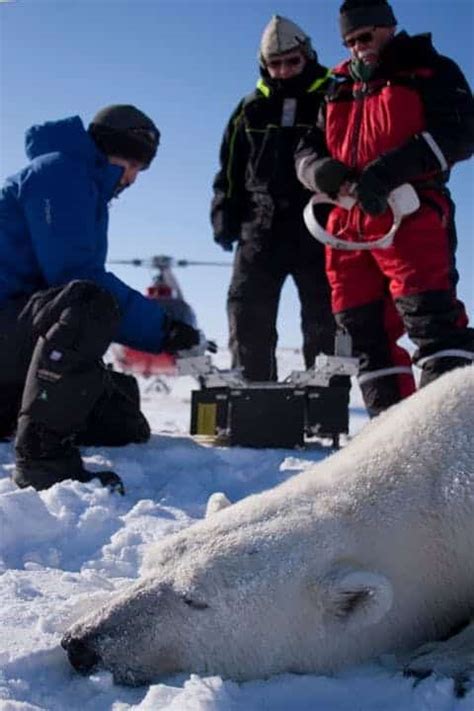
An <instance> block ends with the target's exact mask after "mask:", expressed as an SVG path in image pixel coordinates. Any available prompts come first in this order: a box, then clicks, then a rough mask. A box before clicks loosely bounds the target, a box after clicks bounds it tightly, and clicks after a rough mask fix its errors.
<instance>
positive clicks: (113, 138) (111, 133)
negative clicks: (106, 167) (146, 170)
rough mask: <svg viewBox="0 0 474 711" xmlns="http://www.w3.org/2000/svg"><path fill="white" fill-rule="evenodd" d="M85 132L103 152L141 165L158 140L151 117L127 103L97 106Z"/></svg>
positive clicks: (155, 149) (148, 160)
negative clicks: (96, 111)
mask: <svg viewBox="0 0 474 711" xmlns="http://www.w3.org/2000/svg"><path fill="white" fill-rule="evenodd" d="M89 133H90V135H91V136H92V138H93V139H94V141H95V143H96V144H97V146H98V147H99V148H100V150H101V151H102V152H103V153H105V155H107V156H119V157H120V158H125V159H127V160H137V161H140V163H144V165H145V166H149V165H150V163H151V161H152V160H153V158H154V157H155V155H156V151H157V148H158V145H159V143H160V132H159V130H158V129H157V127H156V126H155V124H154V123H153V121H152V120H151V119H150V118H149V117H148V116H147V115H146V114H144V113H143V112H142V111H140V110H139V109H137V108H136V107H135V106H131V105H129V104H114V105H112V106H106V107H105V108H103V109H101V110H100V111H99V112H98V113H97V114H96V115H95V116H94V118H93V119H92V122H91V123H90V125H89Z"/></svg>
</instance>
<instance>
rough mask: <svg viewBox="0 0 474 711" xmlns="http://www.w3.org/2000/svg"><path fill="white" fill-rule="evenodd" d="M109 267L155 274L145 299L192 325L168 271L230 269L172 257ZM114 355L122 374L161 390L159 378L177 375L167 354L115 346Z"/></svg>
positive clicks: (193, 320) (189, 310) (122, 261)
mask: <svg viewBox="0 0 474 711" xmlns="http://www.w3.org/2000/svg"><path fill="white" fill-rule="evenodd" d="M109 264H129V265H131V266H134V267H146V268H148V269H152V270H156V272H157V273H156V274H155V275H154V276H153V281H152V283H151V285H150V286H149V287H147V289H146V291H145V296H147V298H149V299H156V300H157V301H160V302H162V303H163V306H166V303H167V302H168V303H169V302H173V303H172V306H173V313H174V314H179V313H180V312H182V314H183V320H185V321H187V322H188V323H192V324H193V325H196V316H195V314H194V311H193V309H192V308H191V307H190V305H189V304H188V303H187V302H186V301H185V299H184V296H183V292H182V291H181V288H180V286H179V283H178V280H177V279H176V277H175V275H174V273H173V270H172V268H173V267H190V266H210V267H224V266H225V267H228V266H231V264H230V263H228V262H200V261H192V260H189V259H177V260H175V259H173V257H169V256H165V255H162V254H161V255H158V256H155V257H150V258H148V259H115V260H110V261H109ZM114 355H115V359H116V362H117V365H118V366H119V367H120V368H121V369H122V370H123V371H125V372H128V373H132V374H133V375H141V376H144V377H145V378H150V377H152V378H153V379H154V380H155V381H156V384H157V385H161V388H164V389H167V388H166V387H165V383H164V381H162V380H161V376H173V375H176V374H177V370H176V358H175V356H174V355H172V354H171V353H159V354H153V353H146V352H144V351H137V350H134V349H133V348H129V347H128V346H115V348H114Z"/></svg>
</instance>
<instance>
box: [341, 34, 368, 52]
mask: <svg viewBox="0 0 474 711" xmlns="http://www.w3.org/2000/svg"><path fill="white" fill-rule="evenodd" d="M373 39H374V30H368V31H367V32H361V33H360V35H356V36H355V37H350V38H349V39H346V40H344V42H343V43H342V44H343V45H344V47H349V49H352V48H353V47H355V46H356V44H357V43H358V42H359V43H360V44H370V42H372V40H373Z"/></svg>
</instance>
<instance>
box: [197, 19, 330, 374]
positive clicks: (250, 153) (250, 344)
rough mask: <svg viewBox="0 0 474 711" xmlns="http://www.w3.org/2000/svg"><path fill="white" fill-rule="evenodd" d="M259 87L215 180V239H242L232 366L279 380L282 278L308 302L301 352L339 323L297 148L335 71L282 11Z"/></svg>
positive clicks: (308, 361) (264, 55) (236, 122)
mask: <svg viewBox="0 0 474 711" xmlns="http://www.w3.org/2000/svg"><path fill="white" fill-rule="evenodd" d="M260 74H261V77H260V79H259V81H258V83H257V87H256V90H255V91H254V92H253V93H252V94H250V95H249V96H247V97H246V98H244V99H243V100H242V101H241V102H240V103H239V105H238V106H237V108H236V110H235V111H234V113H233V114H232V116H231V118H230V121H229V123H228V126H227V128H226V130H225V134H224V138H223V141H222V146H221V151H220V170H219V172H218V173H217V175H216V177H215V180H214V185H213V188H214V198H213V201H212V207H211V221H212V226H213V230H214V239H215V241H216V242H217V243H218V244H219V245H220V246H221V247H222V248H223V249H224V250H228V251H232V248H233V243H234V242H237V243H238V246H237V251H236V254H235V261H234V271H233V276H232V280H231V284H230V288H229V293H228V300H227V312H228V319H229V335H230V337H229V345H230V349H231V353H232V361H233V362H232V365H233V367H236V366H240V367H242V369H243V374H244V376H245V377H246V378H247V379H248V380H253V381H265V380H276V379H277V366H276V359H275V349H276V344H277V330H276V320H277V312H278V303H279V299H280V293H281V290H282V287H283V283H284V281H285V279H286V277H287V276H288V275H291V276H292V277H293V279H294V282H295V284H296V287H297V290H298V294H299V299H300V302H301V326H302V331H303V356H304V361H305V365H306V367H311V366H312V365H313V363H314V360H315V357H316V355H317V354H318V353H320V352H324V353H332V352H333V349H334V333H335V324H334V320H333V316H332V314H331V308H330V297H329V287H328V282H327V279H326V275H325V270H324V250H323V248H322V247H321V245H319V244H318V243H317V242H316V240H314V239H313V237H311V235H310V234H309V232H308V231H307V229H306V227H305V225H304V222H303V217H302V211H303V207H304V205H305V204H306V202H307V201H308V199H309V197H310V194H311V193H310V192H309V191H308V190H306V189H305V188H304V187H303V186H302V185H301V184H300V183H299V182H298V179H297V177H296V173H295V168H294V151H295V148H296V146H297V144H298V142H299V140H300V139H301V137H302V136H303V135H304V134H305V133H306V131H307V130H308V128H309V126H310V125H311V124H312V123H313V121H314V118H315V116H316V115H317V112H318V108H319V105H320V102H321V100H322V97H323V95H324V91H325V89H326V86H327V83H328V79H329V72H328V70H327V69H326V68H325V67H323V66H322V65H321V64H319V63H318V60H317V55H316V52H315V51H314V49H313V48H312V46H311V41H310V38H309V37H308V36H307V35H306V34H305V33H304V32H303V30H302V29H301V28H300V27H298V26H297V25H296V24H294V23H293V22H291V21H290V20H288V19H286V18H284V17H280V16H278V15H275V16H274V17H273V18H272V19H271V21H270V22H269V24H268V25H267V27H266V28H265V30H264V32H263V36H262V40H261V45H260Z"/></svg>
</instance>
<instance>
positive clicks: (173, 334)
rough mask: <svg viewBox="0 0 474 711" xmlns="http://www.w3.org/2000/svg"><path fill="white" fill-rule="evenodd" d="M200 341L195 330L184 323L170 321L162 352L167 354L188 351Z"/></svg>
mask: <svg viewBox="0 0 474 711" xmlns="http://www.w3.org/2000/svg"><path fill="white" fill-rule="evenodd" d="M200 340H201V336H200V333H199V331H198V330H197V329H195V328H193V327H192V326H189V325H188V324H187V323H184V321H173V320H170V321H169V322H168V328H167V333H166V336H165V339H164V342H163V350H164V351H166V352H167V353H177V352H178V351H188V350H189V349H190V348H192V347H193V346H197V345H198V344H199V342H200Z"/></svg>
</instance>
